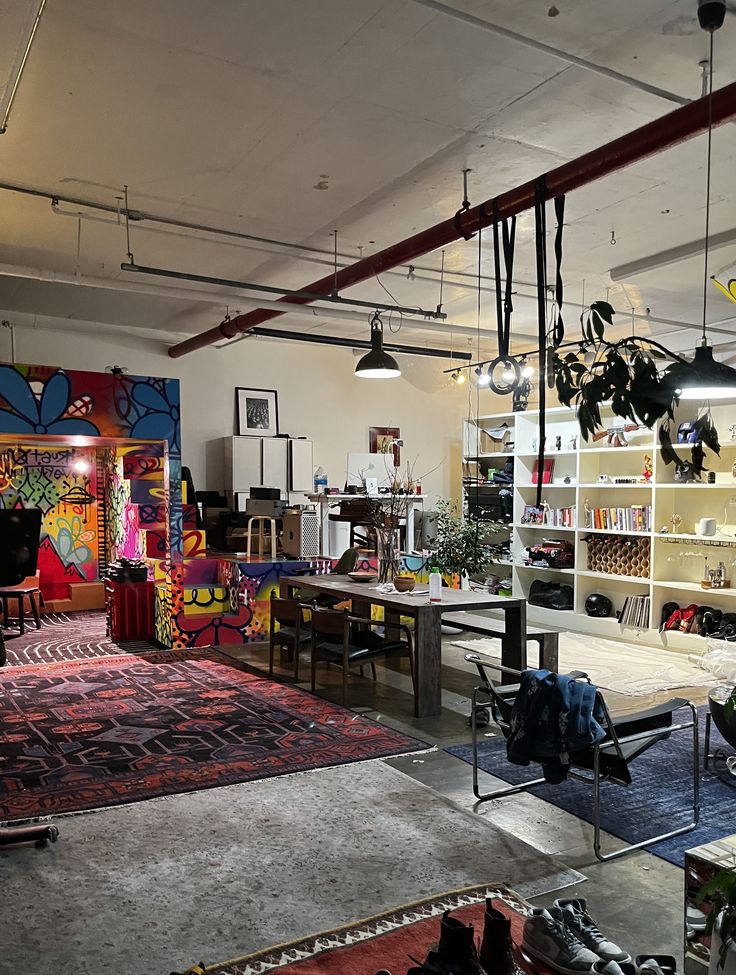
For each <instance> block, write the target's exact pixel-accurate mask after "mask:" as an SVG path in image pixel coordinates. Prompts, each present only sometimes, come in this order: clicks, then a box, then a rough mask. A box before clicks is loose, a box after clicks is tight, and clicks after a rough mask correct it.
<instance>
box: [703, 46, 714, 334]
mask: <svg viewBox="0 0 736 975" xmlns="http://www.w3.org/2000/svg"><path fill="white" fill-rule="evenodd" d="M714 33H715V32H714V31H712V30H711V31H710V58H709V61H708V162H707V165H706V177H705V180H706V182H705V247H704V266H703V343H702V344H703V345H706V344H707V342H706V335H705V316H706V312H707V310H708V250H709V244H710V164H711V152H712V146H713V34H714Z"/></svg>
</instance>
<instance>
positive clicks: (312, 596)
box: [293, 548, 358, 609]
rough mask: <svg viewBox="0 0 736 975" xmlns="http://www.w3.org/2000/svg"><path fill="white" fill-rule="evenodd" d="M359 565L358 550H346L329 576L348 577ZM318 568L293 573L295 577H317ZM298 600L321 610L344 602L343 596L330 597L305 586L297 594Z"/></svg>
mask: <svg viewBox="0 0 736 975" xmlns="http://www.w3.org/2000/svg"><path fill="white" fill-rule="evenodd" d="M357 564H358V550H357V548H348V549H346V550H345V551H344V552H343V553H342V555H341V556H340V558H339V559H338V560H337V562H336V563H335V568H334V569H331V570H330V572H329V575H335V576H346V575H347V574H348V572H352V571H353V569H355V566H356V565H357ZM316 573H317V569H316V568H309V569H301V570H297V571H296V572H294V573H293V575H305V576H308V575H316ZM297 598H298V599H299V600H300V601H301V602H303V603H311V604H312V605H313V606H318V607H320V608H321V609H327V608H330V607H332V606H336V605H337V603H341V602H343V598H342V596H330V594H329V593H326V592H318V591H317V590H316V589H310V588H309V586H308V585H307V586H305V587H304V588H303V589H300V590H299V592H298V593H297Z"/></svg>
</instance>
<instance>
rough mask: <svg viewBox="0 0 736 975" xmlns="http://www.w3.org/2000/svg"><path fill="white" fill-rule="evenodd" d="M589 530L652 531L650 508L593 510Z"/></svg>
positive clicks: (637, 505)
mask: <svg viewBox="0 0 736 975" xmlns="http://www.w3.org/2000/svg"><path fill="white" fill-rule="evenodd" d="M590 521H591V524H590V525H589V526H588V527H589V528H600V529H604V530H607V531H622V532H648V531H651V530H652V506H651V505H650V504H635V505H632V506H631V507H630V508H593V509H592V511H591V512H590Z"/></svg>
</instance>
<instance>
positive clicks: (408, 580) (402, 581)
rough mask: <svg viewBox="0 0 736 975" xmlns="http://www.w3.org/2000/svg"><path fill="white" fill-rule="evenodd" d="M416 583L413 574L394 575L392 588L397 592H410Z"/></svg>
mask: <svg viewBox="0 0 736 975" xmlns="http://www.w3.org/2000/svg"><path fill="white" fill-rule="evenodd" d="M416 584H417V580H416V579H415V578H414V576H394V589H395V590H396V591H397V592H411V591H412V589H413V588H414V586H416Z"/></svg>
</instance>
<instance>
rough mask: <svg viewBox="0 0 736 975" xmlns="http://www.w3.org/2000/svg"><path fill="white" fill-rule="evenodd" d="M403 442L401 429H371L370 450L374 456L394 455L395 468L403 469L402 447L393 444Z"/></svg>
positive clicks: (369, 433)
mask: <svg viewBox="0 0 736 975" xmlns="http://www.w3.org/2000/svg"><path fill="white" fill-rule="evenodd" d="M394 440H401V430H400V429H399V427H370V428H369V430H368V449H369V451H370V452H371V453H372V454H391V453H392V454H393V456H394V467H401V445H400V444H395V443H392V441H394Z"/></svg>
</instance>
